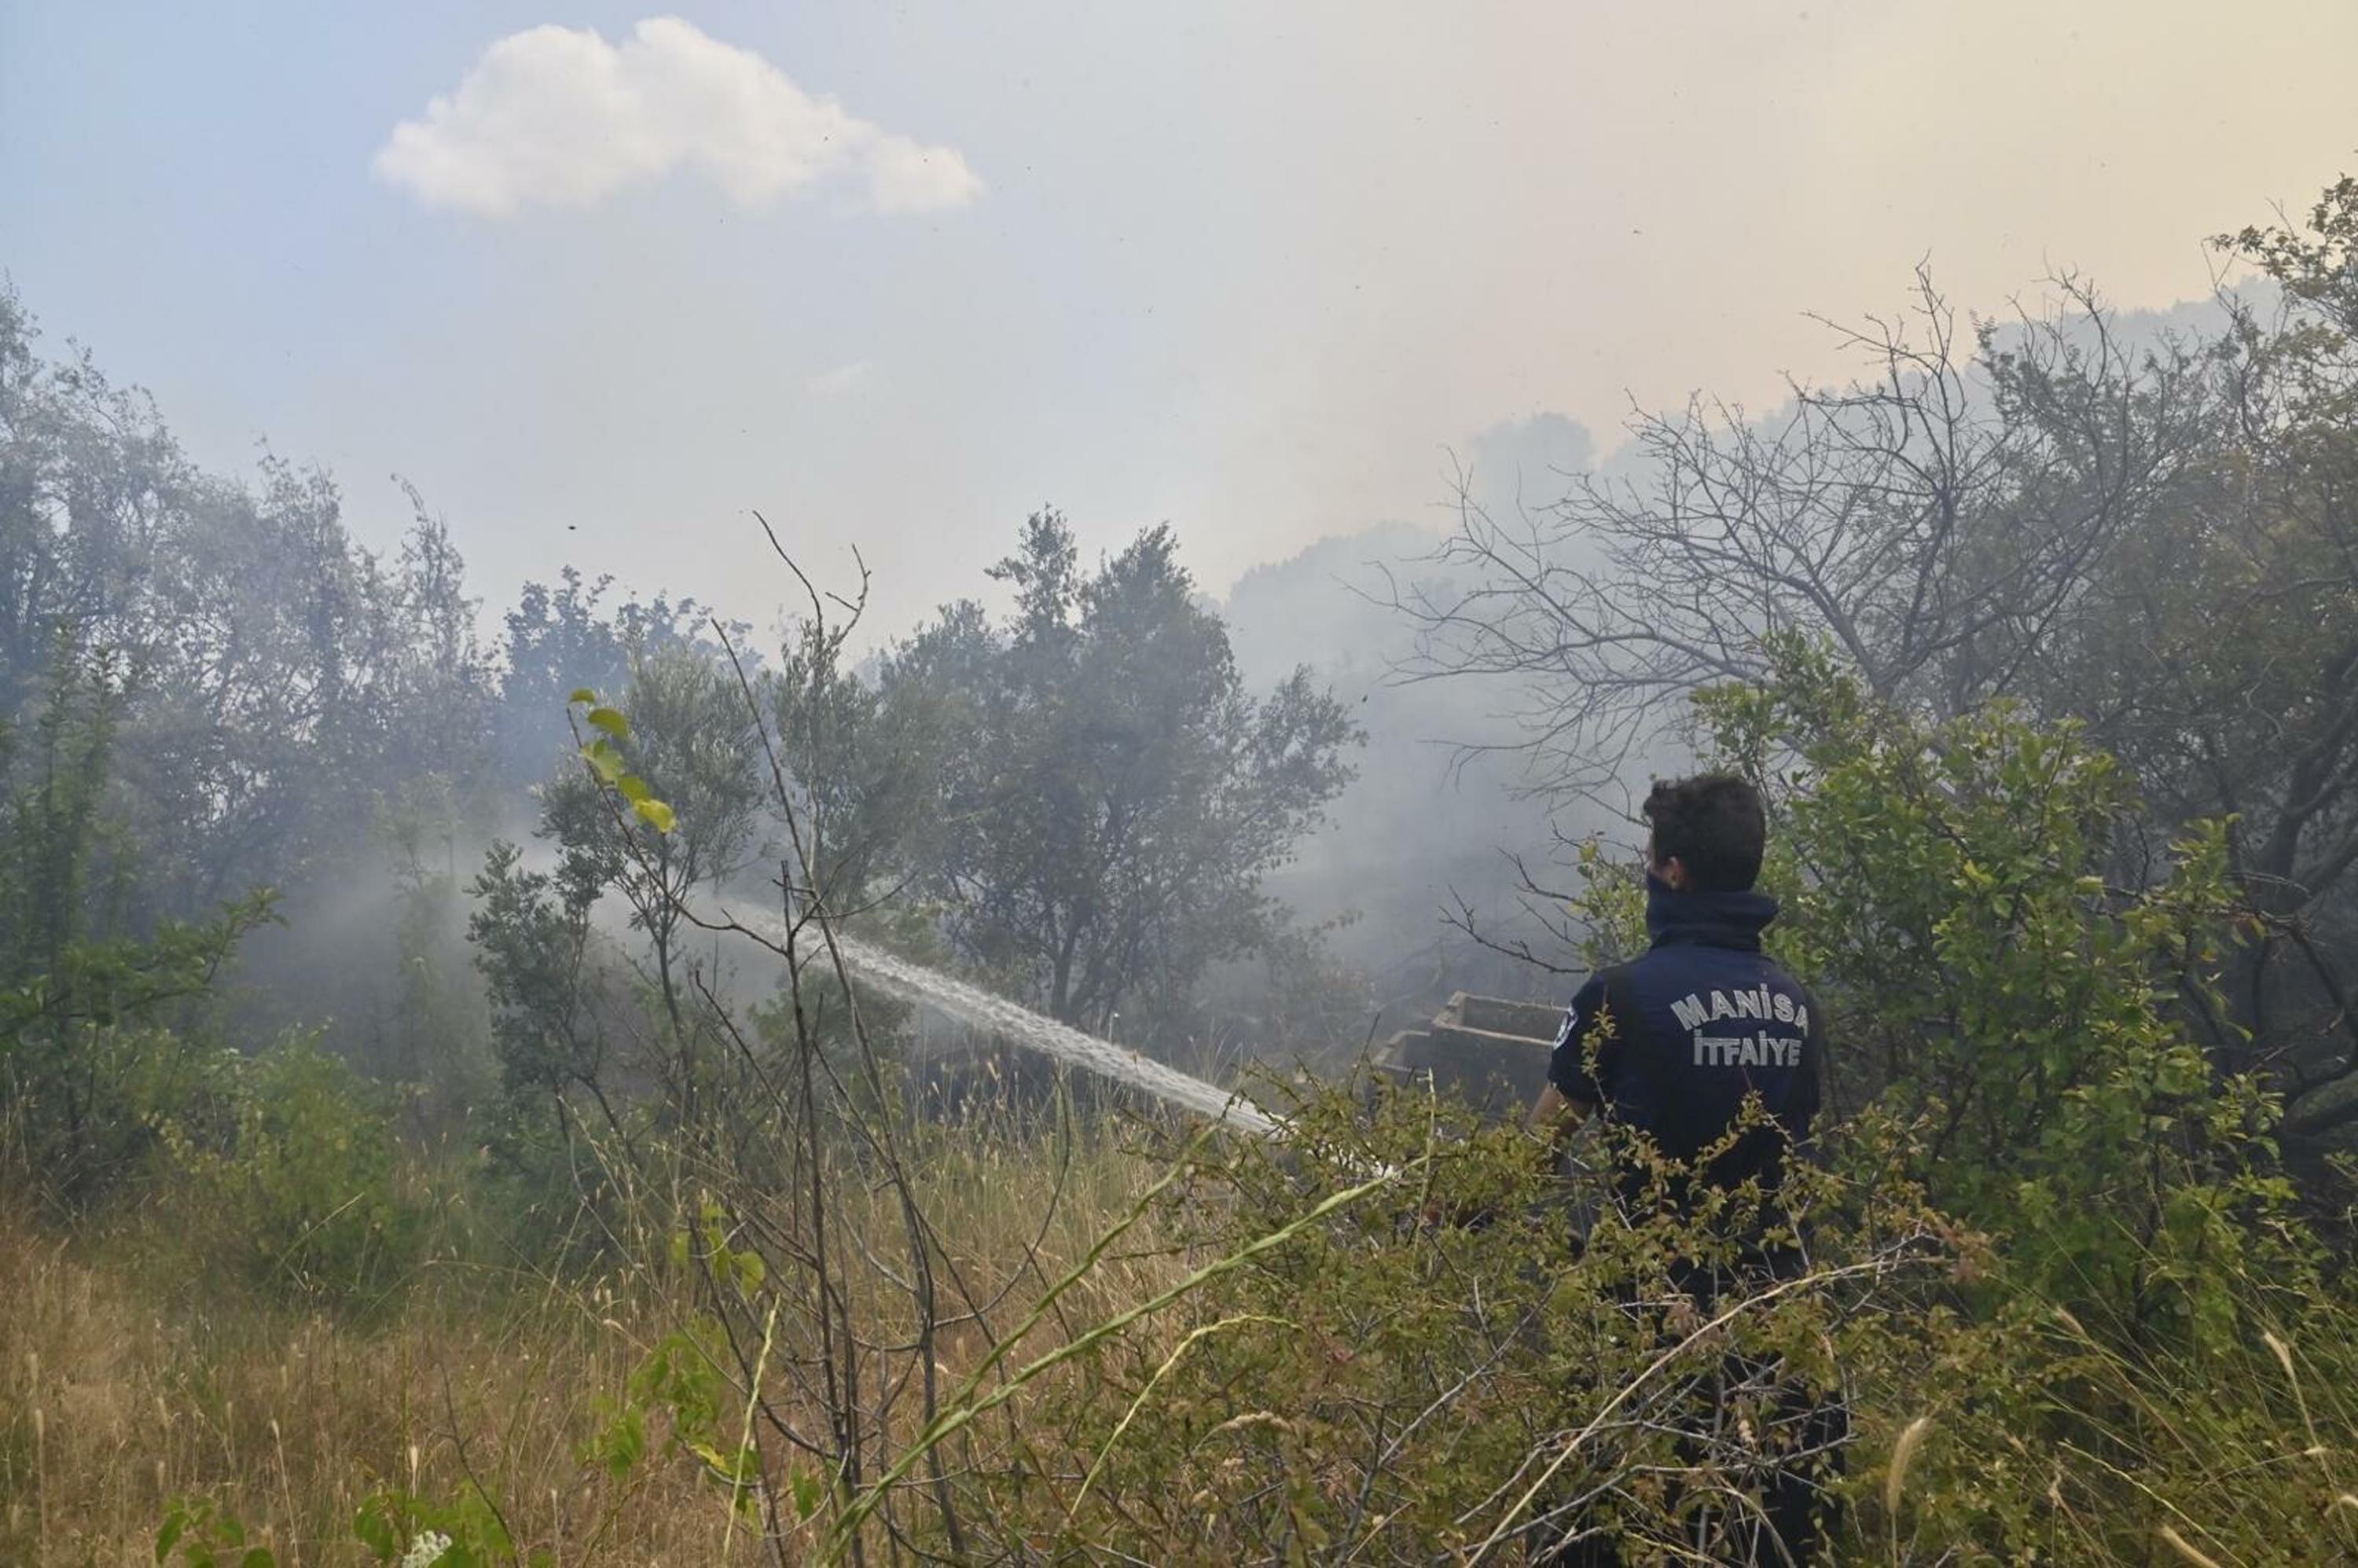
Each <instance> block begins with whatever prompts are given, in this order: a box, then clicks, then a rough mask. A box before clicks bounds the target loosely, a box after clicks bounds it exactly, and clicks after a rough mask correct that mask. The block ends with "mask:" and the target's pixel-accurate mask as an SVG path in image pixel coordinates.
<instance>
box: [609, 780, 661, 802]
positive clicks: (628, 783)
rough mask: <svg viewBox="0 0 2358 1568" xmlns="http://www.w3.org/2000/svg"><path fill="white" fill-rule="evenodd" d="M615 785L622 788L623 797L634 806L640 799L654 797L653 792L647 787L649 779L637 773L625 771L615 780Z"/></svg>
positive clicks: (619, 788)
mask: <svg viewBox="0 0 2358 1568" xmlns="http://www.w3.org/2000/svg"><path fill="white" fill-rule="evenodd" d="M614 787H615V788H616V789H618V790H621V791H622V798H623V799H624V800H627V801H629V802H630V803H631V804H632V805H633V806H635V805H637V804H638V803H639V802H640V801H643V800H647V799H650V798H652V795H651V792H650V791H649V790H648V788H647V781H646V780H644V779H643V778H641V777H639V775H638V774H636V773H624V774H623V775H622V777H621V778H618V779H616V780H615V781H614Z"/></svg>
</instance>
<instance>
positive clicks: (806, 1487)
mask: <svg viewBox="0 0 2358 1568" xmlns="http://www.w3.org/2000/svg"><path fill="white" fill-rule="evenodd" d="M788 1480H789V1482H790V1484H791V1485H792V1486H793V1487H794V1489H795V1518H796V1519H808V1518H810V1516H811V1515H813V1514H815V1513H817V1512H818V1505H819V1499H820V1498H823V1497H825V1496H826V1495H827V1491H826V1488H825V1487H821V1486H820V1485H819V1479H818V1472H817V1471H816V1470H800V1469H798V1470H796V1471H795V1473H794V1474H793V1475H792V1476H789V1477H788Z"/></svg>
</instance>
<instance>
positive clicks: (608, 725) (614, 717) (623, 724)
mask: <svg viewBox="0 0 2358 1568" xmlns="http://www.w3.org/2000/svg"><path fill="white" fill-rule="evenodd" d="M590 723H591V724H592V725H595V726H596V727H597V728H598V729H600V730H604V731H605V732H606V733H607V734H609V735H611V736H612V737H613V738H614V739H615V740H617V741H627V740H629V739H630V738H631V721H630V720H629V719H625V718H623V717H622V714H621V713H620V712H619V711H618V710H616V709H614V708H591V709H590Z"/></svg>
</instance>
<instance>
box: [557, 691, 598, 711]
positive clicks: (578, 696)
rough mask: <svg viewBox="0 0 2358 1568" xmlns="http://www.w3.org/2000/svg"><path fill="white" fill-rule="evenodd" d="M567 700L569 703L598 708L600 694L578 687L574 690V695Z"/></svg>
mask: <svg viewBox="0 0 2358 1568" xmlns="http://www.w3.org/2000/svg"><path fill="white" fill-rule="evenodd" d="M565 700H566V701H568V702H586V703H588V704H589V705H590V707H592V708H595V707H597V706H598V694H597V693H596V692H594V691H592V690H590V688H589V687H586V686H584V687H575V688H574V690H573V695H572V696H571V697H567V698H566V699H565Z"/></svg>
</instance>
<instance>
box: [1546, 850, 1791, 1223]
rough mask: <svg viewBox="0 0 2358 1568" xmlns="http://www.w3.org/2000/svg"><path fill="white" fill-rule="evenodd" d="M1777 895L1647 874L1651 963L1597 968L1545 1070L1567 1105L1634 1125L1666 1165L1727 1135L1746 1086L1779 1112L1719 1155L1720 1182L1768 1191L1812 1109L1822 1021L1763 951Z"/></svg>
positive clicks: (1716, 1174)
mask: <svg viewBox="0 0 2358 1568" xmlns="http://www.w3.org/2000/svg"><path fill="white" fill-rule="evenodd" d="M1776 918H1777V901H1776V900H1775V899H1773V898H1770V897H1769V896H1768V895H1767V894H1766V893H1758V892H1677V891H1676V890H1674V889H1672V888H1671V886H1670V885H1669V884H1668V883H1666V882H1663V881H1659V880H1658V879H1655V878H1652V877H1649V878H1648V879H1647V894H1646V927H1647V930H1648V931H1649V933H1650V935H1652V937H1653V946H1651V947H1650V949H1649V950H1648V951H1647V953H1646V955H1645V956H1644V957H1640V958H1637V959H1633V960H1632V961H1630V962H1629V963H1627V964H1621V965H1617V966H1616V967H1615V968H1610V969H1606V970H1604V971H1602V972H1601V973H1599V974H1597V975H1595V976H1593V977H1592V978H1591V979H1589V981H1588V983H1587V984H1586V985H1585V986H1583V987H1582V988H1581V990H1580V994H1579V995H1578V996H1576V997H1574V999H1573V1002H1572V1006H1571V1008H1570V1009H1569V1010H1568V1011H1566V1012H1565V1013H1564V1018H1563V1028H1562V1029H1561V1030H1560V1031H1559V1032H1558V1033H1557V1035H1556V1042H1555V1051H1554V1054H1553V1055H1552V1058H1551V1059H1550V1062H1549V1065H1548V1077H1549V1080H1550V1081H1551V1082H1552V1083H1553V1084H1554V1085H1555V1087H1557V1088H1558V1089H1559V1090H1561V1091H1562V1092H1563V1095H1564V1097H1565V1098H1568V1099H1571V1100H1574V1101H1576V1102H1578V1103H1579V1104H1580V1105H1581V1106H1582V1107H1583V1108H1585V1109H1588V1110H1591V1111H1596V1110H1601V1111H1602V1112H1603V1114H1604V1116H1605V1117H1606V1119H1608V1120H1611V1121H1614V1122H1618V1123H1620V1124H1623V1125H1625V1126H1629V1127H1635V1128H1638V1129H1640V1130H1643V1131H1644V1132H1645V1133H1647V1134H1648V1136H1650V1138H1651V1139H1652V1140H1653V1141H1654V1145H1655V1147H1656V1148H1658V1149H1659V1150H1660V1152H1662V1153H1663V1154H1665V1155H1668V1156H1670V1157H1671V1158H1672V1159H1675V1160H1680V1161H1692V1160H1693V1159H1694V1158H1695V1157H1696V1155H1698V1154H1699V1153H1701V1152H1703V1151H1704V1149H1706V1148H1708V1147H1710V1146H1711V1145H1712V1144H1714V1143H1715V1142H1717V1141H1720V1140H1721V1139H1722V1138H1723V1137H1725V1135H1726V1133H1727V1130H1728V1128H1729V1126H1730V1125H1731V1124H1732V1123H1733V1122H1734V1121H1735V1120H1736V1116H1737V1113H1738V1111H1739V1110H1740V1109H1741V1108H1742V1106H1743V1104H1744V1098H1745V1097H1746V1096H1747V1095H1748V1094H1753V1093H1758V1095H1759V1096H1760V1099H1761V1103H1762V1105H1763V1106H1765V1107H1766V1108H1767V1109H1768V1113H1769V1115H1770V1116H1771V1117H1772V1118H1773V1119H1774V1120H1775V1123H1776V1126H1775V1127H1773V1128H1759V1129H1755V1130H1752V1131H1750V1132H1748V1133H1747V1134H1746V1135H1745V1136H1744V1137H1743V1138H1742V1139H1739V1140H1738V1141H1736V1144H1735V1145H1734V1146H1733V1147H1732V1148H1730V1149H1729V1150H1727V1151H1726V1152H1724V1153H1722V1154H1720V1155H1718V1156H1717V1157H1715V1158H1714V1160H1713V1161H1712V1162H1711V1164H1710V1165H1709V1166H1708V1167H1707V1168H1706V1169H1705V1170H1704V1173H1703V1175H1704V1180H1705V1181H1706V1182H1708V1183H1710V1184H1712V1185H1714V1186H1733V1185H1735V1184H1738V1183H1741V1182H1743V1181H1745V1180H1746V1179H1747V1178H1749V1177H1752V1176H1758V1177H1760V1178H1761V1180H1762V1184H1763V1185H1764V1186H1767V1187H1771V1188H1773V1187H1774V1186H1775V1185H1776V1184H1778V1183H1779V1181H1781V1179H1782V1177H1783V1174H1784V1155H1785V1152H1786V1150H1787V1148H1788V1147H1789V1146H1790V1145H1791V1144H1794V1143H1798V1142H1800V1141H1801V1140H1802V1139H1804V1138H1806V1137H1807V1136H1808V1135H1809V1131H1810V1122H1811V1119H1812V1118H1813V1117H1815V1116H1816V1114H1817V1109H1818V1059H1819V1056H1820V1055H1821V1054H1822V1053H1823V1048H1824V1044H1823V1040H1824V1036H1823V1030H1824V1023H1823V1020H1822V1019H1821V1018H1820V1016H1819V1009H1818V1005H1817V1002H1816V1000H1815V999H1814V998H1812V996H1811V995H1810V992H1809V990H1808V989H1807V988H1806V987H1804V986H1803V985H1802V984H1801V982H1800V981H1799V980H1796V979H1793V977H1792V976H1790V975H1789V974H1787V973H1786V972H1785V971H1784V970H1783V969H1782V968H1779V966H1778V965H1777V964H1775V963H1773V962H1771V961H1770V960H1769V959H1768V957H1765V956H1764V955H1763V954H1762V953H1761V951H1760V934H1761V932H1762V931H1763V930H1765V929H1766V928H1767V927H1768V923H1769V922H1770V921H1773V920H1775V919H1776Z"/></svg>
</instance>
